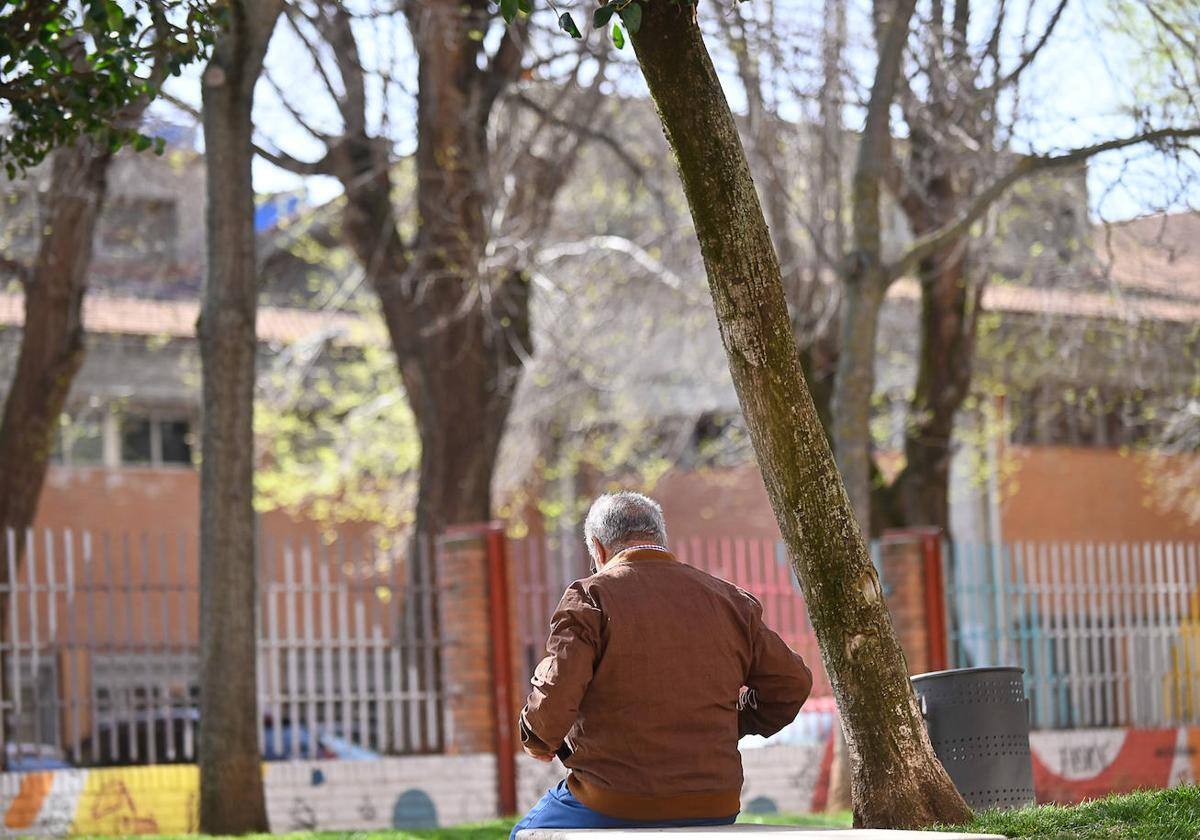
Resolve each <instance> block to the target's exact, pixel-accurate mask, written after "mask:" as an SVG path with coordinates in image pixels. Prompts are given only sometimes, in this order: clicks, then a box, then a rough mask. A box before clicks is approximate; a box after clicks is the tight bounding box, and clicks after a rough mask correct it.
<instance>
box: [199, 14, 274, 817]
mask: <svg viewBox="0 0 1200 840" xmlns="http://www.w3.org/2000/svg"><path fill="white" fill-rule="evenodd" d="M281 5H282V4H281V3H280V2H277V0H254V2H247V0H233V2H231V3H230V4H229V17H230V22H229V30H228V32H227V33H226V34H224V35H223V36H222V37H221V38H220V39H219V41H218V42H217V44H216V46H215V48H214V51H213V57H212V60H211V61H210V62H209V64H208V67H207V68H206V69H205V71H204V76H203V79H202V92H203V101H204V142H205V152H206V156H207V165H208V173H207V187H208V211H207V222H208V277H207V280H206V282H205V285H204V299H203V303H202V307H201V312H200V321H199V324H198V332H199V336H200V360H201V370H202V378H203V396H204V418H203V424H202V432H201V453H202V457H203V459H202V461H201V465H200V717H201V726H200V735H199V749H198V753H199V755H198V758H199V764H200V831H201V832H203V833H205V834H244V833H247V832H252V831H266V830H267V811H266V803H265V799H264V796H263V780H262V759H261V757H260V755H259V749H258V732H259V720H258V692H257V684H256V680H255V675H256V673H257V668H256V654H257V642H258V637H257V629H256V627H255V604H256V602H257V579H256V578H257V575H256V552H255V522H254V508H253V495H254V492H253V491H254V487H253V483H254V428H253V418H254V368H255V355H256V352H257V347H258V345H257V339H256V337H255V317H256V311H257V299H258V275H257V268H256V264H255V247H254V188H253V185H252V182H251V177H250V162H251V158H252V157H253V151H252V148H251V135H252V131H253V124H252V122H251V118H250V112H251V106H252V104H253V101H254V85H255V82H256V81H257V79H258V76H259V73H260V72H261V69H262V61H263V56H264V55H265V53H266V49H267V43H268V41H269V39H270V36H271V30H272V29H273V28H274V25H275V19H276V17H277V16H278V14H279V11H280V9H281Z"/></svg>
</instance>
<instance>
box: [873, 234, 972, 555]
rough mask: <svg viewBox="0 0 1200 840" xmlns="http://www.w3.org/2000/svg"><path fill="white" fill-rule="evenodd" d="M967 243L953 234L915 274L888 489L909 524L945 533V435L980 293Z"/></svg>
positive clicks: (962, 380) (958, 402)
mask: <svg viewBox="0 0 1200 840" xmlns="http://www.w3.org/2000/svg"><path fill="white" fill-rule="evenodd" d="M966 254H967V243H966V241H965V240H957V241H955V242H953V243H951V244H950V246H948V247H947V248H945V249H943V250H941V251H939V252H937V253H936V254H935V255H934V256H933V257H931V258H929V259H928V260H925V261H924V262H922V263H921V265H920V267H919V269H918V270H919V274H920V278H921V349H920V355H919V357H918V367H917V383H916V390H915V391H914V393H913V398H912V402H911V404H910V409H909V418H910V419H909V422H908V427H907V431H906V433H905V439H904V455H905V465H904V469H903V470H902V471H901V473H900V475H898V476H897V477H896V480H895V489H894V496H895V497H896V499H897V501H898V503H899V505H900V510H901V514H902V516H903V521H904V523H905V524H908V525H936V526H938V527H940V528H941V529H942V530H943V532H944V533H946V534H949V533H950V462H951V459H952V458H953V455H954V453H953V450H952V448H951V439H952V437H953V433H954V420H955V417H956V415H957V414H958V409H959V408H960V407H961V406H962V403H963V400H965V399H966V397H967V393H968V392H969V391H970V387H971V370H972V362H973V359H974V355H975V352H974V351H975V323H976V318H977V314H978V307H979V300H978V293H977V291H976V290H972V289H970V288H968V283H967V278H966V276H965V271H966V263H967V257H966Z"/></svg>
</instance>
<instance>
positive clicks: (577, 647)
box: [519, 583, 604, 755]
mask: <svg viewBox="0 0 1200 840" xmlns="http://www.w3.org/2000/svg"><path fill="white" fill-rule="evenodd" d="M603 620H604V617H603V614H602V613H601V611H600V608H599V607H598V606H597V605H596V604H595V603H594V602H593V601H592V599H591V598H590V597H589V596H588V594H587V593H586V592H585V591H584V590H583V587H582V586H581V585H580V584H579V583H573V584H571V586H570V587H569V588H568V589H567V591H566V592H565V593H564V594H563V597H562V600H561V601H559V603H558V608H557V609H556V610H555V611H554V616H553V617H552V618H551V619H550V638H549V640H548V641H547V642H546V652H547V656H546V658H545V659H543V660H542V661H541V662H540V663H539V664H538V666H537V669H536V670H535V671H534V673H533V678H532V679H531V680H530V682H531V683H532V684H533V691H532V692H531V693H530V695H529V697H528V699H526V701H525V708H524V709H522V710H521V717H520V721H519V725H520V731H521V744H522V745H523V746H525V747H527V748H528V749H529V750H531V751H532V752H535V753H541V754H543V755H550V754H552V753H554V752H555V751H556V750H558V748H559V747H560V746H561V745H562V742H563V739H564V738H565V737H566V735H567V733H568V732H569V731H570V730H571V727H572V726H573V725H574V724H575V718H576V717H577V716H578V715H579V704H580V702H581V701H582V700H583V695H584V692H586V691H587V687H588V685H589V684H590V683H591V681H592V673H593V672H594V670H595V667H596V662H597V660H598V659H599V657H600V650H601V639H600V637H601V632H602V627H603Z"/></svg>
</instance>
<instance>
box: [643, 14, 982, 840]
mask: <svg viewBox="0 0 1200 840" xmlns="http://www.w3.org/2000/svg"><path fill="white" fill-rule="evenodd" d="M633 45H634V48H635V50H636V52H637V57H638V60H639V62H640V64H641V66H642V70H643V71H644V73H645V76H646V82H647V84H648V86H649V88H650V93H651V95H652V96H653V98H654V101H655V103H656V104H657V106H658V111H659V115H660V117H661V119H662V123H663V127H664V129H665V130H666V134H667V139H668V141H669V142H670V144H671V147H672V149H673V150H674V151H675V155H676V159H677V163H678V167H679V172H680V175H681V178H682V180H683V185H684V191H685V193H686V195H687V198H688V204H689V205H690V207H691V211H692V219H693V221H694V223H695V226H696V233H697V236H698V238H699V240H700V247H701V252H702V253H703V256H704V263H705V267H706V269H707V272H708V278H709V286H710V288H711V291H712V296H713V304H714V308H715V310H716V315H717V322H718V324H719V326H720V330H721V338H722V341H723V342H724V345H725V349H726V354H727V356H728V359H729V369H730V373H731V374H732V377H733V381H734V385H735V386H736V388H737V392H738V398H739V401H740V402H741V405H742V410H743V412H744V414H745V416H746V422H747V425H748V427H749V429H750V435H751V439H752V441H753V443H754V449H755V452H756V454H757V456H758V461H759V464H760V466H761V468H762V472H763V479H764V481H765V483H766V486H767V490H768V493H769V495H770V498H771V504H772V507H773V508H774V510H775V516H776V519H777V520H778V523H779V526H780V530H781V531H782V533H783V536H784V539H785V541H786V542H787V545H788V549H789V552H790V554H791V558H792V563H793V565H794V567H795V570H796V574H797V577H798V578H799V580H800V585H801V587H802V589H803V591H804V595H805V598H806V599H807V601H808V607H809V613H810V616H811V619H812V623H813V627H814V629H815V630H816V633H817V639H818V642H819V644H820V647H821V654H822V658H823V660H824V662H825V666H826V668H827V670H828V671H829V675H830V680H831V682H832V684H833V690H834V694H835V696H836V698H837V701H838V707H839V709H840V710H841V713H842V720H843V722H844V723H843V725H844V727H845V731H846V738H847V745H848V748H849V752H850V756H851V761H852V765H853V768H854V772H853V791H854V800H855V816H854V819H855V823H856V824H857V825H860V826H888V827H891V826H922V825H928V824H930V823H933V822H937V821H944V822H961V821H963V820H965V819H967V818H968V817H969V816H970V813H971V812H970V809H969V808H967V806H966V804H965V803H964V802H963V799H962V797H961V796H960V795H959V794H958V792H957V791H956V790H955V789H954V785H953V784H952V783H951V782H950V779H949V777H948V776H947V775H946V772H945V770H944V769H943V768H942V766H941V764H940V763H939V762H938V760H937V757H936V756H935V755H934V754H933V749H932V747H931V746H930V743H929V737H928V735H927V733H926V731H925V726H924V722H923V721H922V719H921V715H920V712H919V711H918V709H917V704H916V700H915V697H914V695H913V692H912V688H911V686H910V684H909V682H908V672H907V667H906V665H905V661H904V654H903V652H902V651H901V649H900V646H899V644H898V642H897V641H896V635H895V633H894V631H893V629H892V625H891V620H890V618H889V616H888V612H887V607H886V606H885V604H884V601H883V596H882V592H881V590H880V587H879V580H878V577H877V575H876V573H875V569H874V567H873V566H872V564H871V560H870V558H869V556H868V554H867V548H866V543H865V542H864V538H863V535H862V532H861V530H860V529H859V527H858V523H857V522H856V521H855V518H854V511H853V509H852V508H851V506H850V502H849V499H848V498H847V496H846V491H845V488H844V487H843V486H842V483H841V479H840V477H839V475H838V471H837V466H836V465H835V463H834V460H833V455H832V453H831V451H830V449H829V445H828V443H827V442H826V439H825V434H824V432H823V431H822V429H821V424H820V420H819V419H818V416H817V412H816V410H815V408H814V406H813V401H812V398H811V396H810V395H809V392H808V389H807V387H806V385H805V383H804V378H803V375H802V373H801V369H800V359H799V355H798V353H797V350H796V345H795V342H794V341H793V339H792V333H791V328H790V325H789V322H788V312H787V305H786V302H785V300H784V294H783V285H782V281H781V278H780V271H779V264H778V261H777V259H776V256H775V251H774V249H773V248H772V246H771V237H770V233H769V231H768V229H767V225H766V222H765V220H764V219H763V214H762V208H761V207H760V205H759V202H758V196H757V194H756V192H755V189H754V183H753V181H752V179H751V177H750V170H749V167H748V166H747V164H746V157H745V153H744V151H743V150H742V145H741V141H740V139H739V138H738V134H737V129H736V127H735V125H734V122H733V116H732V114H731V113H730V111H729V106H728V103H727V102H726V100H725V96H724V93H723V92H722V90H721V85H720V82H719V81H718V79H717V75H716V72H715V70H714V69H713V66H712V61H711V60H710V58H709V55H708V52H707V50H706V49H705V46H704V41H703V38H702V36H701V33H700V28H699V25H698V24H697V22H696V20H695V17H694V10H693V9H692V8H691V7H688V6H686V5H684V4H678V5H675V4H671V3H668V2H667V0H649V2H647V3H646V4H645V13H644V17H643V21H642V25H641V28H640V29H639V31H638V32H637V33H636V34H634V35H633Z"/></svg>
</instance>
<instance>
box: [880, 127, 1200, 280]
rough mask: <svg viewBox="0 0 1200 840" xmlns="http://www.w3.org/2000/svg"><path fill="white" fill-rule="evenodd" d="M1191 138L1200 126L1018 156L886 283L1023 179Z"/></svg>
mask: <svg viewBox="0 0 1200 840" xmlns="http://www.w3.org/2000/svg"><path fill="white" fill-rule="evenodd" d="M1193 137H1200V126H1197V127H1192V128H1161V129H1157V130H1154V131H1146V132H1143V133H1141V134H1135V135H1133V136H1131V137H1122V138H1117V139H1113V140H1106V141H1104V142H1103V143H1095V144H1093V145H1091V146H1082V147H1080V148H1077V149H1071V150H1070V151H1067V152H1061V153H1059V154H1055V155H1027V156H1025V157H1022V158H1021V159H1020V160H1019V161H1018V162H1017V163H1016V165H1015V166H1013V168H1012V169H1010V170H1009V171H1008V172H1006V173H1004V174H1003V175H1001V176H1000V177H999V178H997V179H996V180H994V181H993V182H992V183H991V184H989V185H988V186H987V187H986V188H985V189H983V190H982V191H981V192H980V193H979V194H978V195H977V196H976V197H975V199H974V200H973V201H972V202H971V203H970V204H969V205H968V206H967V208H966V209H965V210H964V211H963V212H962V213H961V214H960V215H959V216H958V218H957V219H955V220H954V221H952V222H949V223H947V224H945V225H943V226H942V227H940V228H938V229H937V230H933V231H930V232H929V233H927V234H925V235H924V236H920V237H918V238H917V239H915V240H914V241H913V242H912V244H911V245H909V247H908V250H907V251H905V253H904V255H903V256H901V257H900V258H899V259H898V260H895V261H894V262H892V263H890V264H889V265H888V266H887V267H886V272H887V277H888V278H889V280H892V279H895V278H897V277H900V276H901V275H903V274H905V273H906V272H908V271H911V270H912V268H913V267H914V266H916V264H917V263H919V262H920V261H921V260H923V259H925V258H926V257H928V256H930V255H931V254H933V253H934V252H936V251H938V250H939V249H940V248H942V247H943V246H944V245H946V244H947V243H949V242H951V241H952V240H954V239H956V238H958V237H960V236H962V235H963V234H964V233H966V232H967V230H968V229H969V228H970V226H971V225H972V224H974V223H975V222H976V221H977V220H979V219H980V218H981V217H982V216H983V215H984V214H985V213H986V212H987V211H988V209H989V208H990V207H991V206H992V204H994V203H995V202H996V200H997V199H999V198H1000V197H1001V196H1002V195H1004V193H1005V192H1007V191H1008V189H1009V188H1010V187H1012V186H1013V185H1014V184H1016V183H1017V182H1018V181H1020V180H1021V179H1023V178H1027V177H1029V176H1030V175H1033V174H1035V173H1038V172H1046V171H1049V170H1052V169H1062V168H1064V167H1068V166H1071V165H1073V164H1077V163H1082V162H1084V161H1086V160H1088V159H1089V158H1091V157H1094V156H1096V155H1098V154H1102V153H1104V152H1112V151H1117V150H1119V149H1124V148H1128V147H1129V146H1136V145H1139V144H1141V143H1163V142H1168V141H1182V140H1187V139H1190V138H1193Z"/></svg>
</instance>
